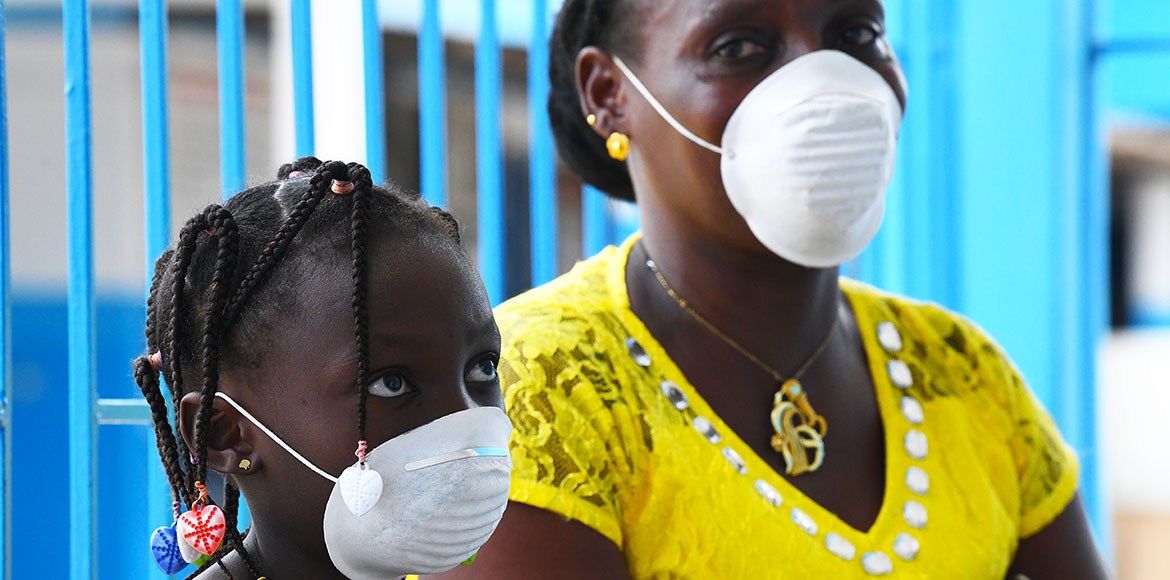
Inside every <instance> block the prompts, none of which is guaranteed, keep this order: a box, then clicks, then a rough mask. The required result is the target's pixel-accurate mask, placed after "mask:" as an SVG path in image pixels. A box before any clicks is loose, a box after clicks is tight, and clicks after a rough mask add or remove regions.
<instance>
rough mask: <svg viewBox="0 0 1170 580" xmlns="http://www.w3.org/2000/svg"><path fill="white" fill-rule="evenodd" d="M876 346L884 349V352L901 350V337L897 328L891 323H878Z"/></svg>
mask: <svg viewBox="0 0 1170 580" xmlns="http://www.w3.org/2000/svg"><path fill="white" fill-rule="evenodd" d="M877 337H878V344H881V345H882V348H884V349H886V352H898V351H900V350H902V335H901V334H900V333H899V332H898V328H897V327H896V326H894V323H892V322H880V323H878V325H877Z"/></svg>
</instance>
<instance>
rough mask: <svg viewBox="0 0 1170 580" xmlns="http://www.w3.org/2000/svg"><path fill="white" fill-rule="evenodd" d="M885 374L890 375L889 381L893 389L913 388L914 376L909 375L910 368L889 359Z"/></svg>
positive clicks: (896, 360)
mask: <svg viewBox="0 0 1170 580" xmlns="http://www.w3.org/2000/svg"><path fill="white" fill-rule="evenodd" d="M886 372H888V373H890V381H892V382H893V383H894V386H895V387H898V388H899V389H909V388H910V387H913V386H914V375H913V374H911V373H910V367H908V366H906V363H904V362H902V361H900V360H898V359H891V360H890V362H888V363H886Z"/></svg>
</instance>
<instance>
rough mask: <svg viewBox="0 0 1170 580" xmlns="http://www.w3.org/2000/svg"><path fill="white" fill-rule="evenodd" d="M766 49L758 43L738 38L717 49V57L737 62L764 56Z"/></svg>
mask: <svg viewBox="0 0 1170 580" xmlns="http://www.w3.org/2000/svg"><path fill="white" fill-rule="evenodd" d="M763 52H764V47H763V45H761V44H760V43H758V42H754V41H751V40H748V39H746V38H737V39H735V40H731V41H728V42H725V43H723V44H721V45H719V47H718V48H716V49H715V56H718V57H719V58H722V59H726V60H737V59H741V58H747V57H750V56H755V55H757V54H762V53H763Z"/></svg>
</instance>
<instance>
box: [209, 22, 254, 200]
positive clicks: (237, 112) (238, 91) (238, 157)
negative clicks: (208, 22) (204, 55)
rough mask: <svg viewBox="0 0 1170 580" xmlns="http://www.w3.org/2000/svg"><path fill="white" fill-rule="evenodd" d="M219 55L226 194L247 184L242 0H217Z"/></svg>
mask: <svg viewBox="0 0 1170 580" xmlns="http://www.w3.org/2000/svg"><path fill="white" fill-rule="evenodd" d="M215 38H216V42H217V44H218V47H217V56H218V58H219V164H220V168H219V170H220V189H221V191H222V194H223V198H224V199H227V198H228V197H231V196H232V194H234V193H236V192H238V191H240V190H241V189H243V188H244V183H245V182H246V180H247V174H246V173H245V169H244V159H245V157H244V129H245V126H244V8H243V6H242V5H241V4H240V0H216V3H215Z"/></svg>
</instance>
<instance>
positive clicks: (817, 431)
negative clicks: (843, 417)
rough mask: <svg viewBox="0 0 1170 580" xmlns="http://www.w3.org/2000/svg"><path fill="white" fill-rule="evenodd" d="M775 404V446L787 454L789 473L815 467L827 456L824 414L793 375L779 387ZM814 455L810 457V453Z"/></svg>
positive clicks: (785, 463) (806, 471)
mask: <svg viewBox="0 0 1170 580" xmlns="http://www.w3.org/2000/svg"><path fill="white" fill-rule="evenodd" d="M772 404H773V407H772V428H773V429H775V430H776V434H775V435H773V436H772V448H773V449H775V450H776V451H777V452H779V453H780V454H781V455H782V456H783V457H784V465H785V470H784V473H786V474H788V475H802V474H805V473H810V472H813V471H816V470H817V469H818V468H820V466H821V463H823V462H824V460H825V441H824V437H825V434H826V432H827V431H828V425H827V424H826V423H825V418H824V417H822V416H820V415H818V414H817V412H816V411H814V410H813V408H812V405H811V404H809V402H808V396H807V395H805V393H804V389H803V388H801V386H800V382H799V381H797V380H795V379H790V380H788V381H786V382H785V383H784V384H783V385H781V387H780V390H779V391H776V396H775V398H774V399H773V403H772ZM810 456H811V457H810Z"/></svg>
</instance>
